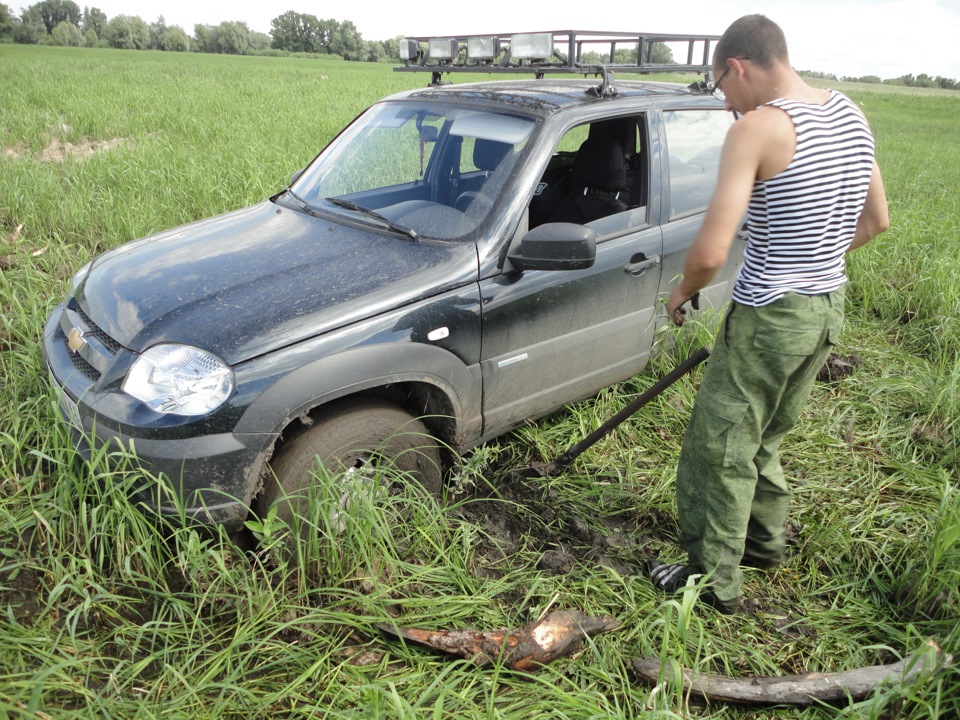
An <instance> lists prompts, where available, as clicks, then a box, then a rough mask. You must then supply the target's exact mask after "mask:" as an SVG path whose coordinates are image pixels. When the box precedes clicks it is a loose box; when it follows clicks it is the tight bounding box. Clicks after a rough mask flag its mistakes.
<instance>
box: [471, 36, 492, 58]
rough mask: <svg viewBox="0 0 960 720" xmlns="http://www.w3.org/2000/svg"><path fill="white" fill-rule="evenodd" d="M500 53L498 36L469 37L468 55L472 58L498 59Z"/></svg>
mask: <svg viewBox="0 0 960 720" xmlns="http://www.w3.org/2000/svg"><path fill="white" fill-rule="evenodd" d="M499 54H500V38H498V37H496V36H486V37H471V38H467V57H468V58H470V59H471V60H496V59H497V56H498V55H499Z"/></svg>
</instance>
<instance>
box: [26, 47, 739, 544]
mask: <svg viewBox="0 0 960 720" xmlns="http://www.w3.org/2000/svg"><path fill="white" fill-rule="evenodd" d="M570 36H574V34H573V33H570ZM531 37H532V36H531ZM620 37H623V36H622V35H620ZM522 39H523V40H525V39H526V36H524V37H523V38H521V36H514V37H512V38H511V37H506V38H500V39H499V40H500V42H503V43H504V44H505V45H506V44H507V43H510V44H509V45H507V47H508V49H507V50H506V51H504V50H503V49H499V50H498V51H497V52H498V53H500V54H501V56H503V54H504V52H506V55H507V56H508V60H509V61H504V60H501V61H500V62H499V65H498V66H502V67H503V68H505V69H511V70H512V69H516V68H518V67H519V68H521V69H524V70H526V71H528V72H530V73H531V74H534V75H536V76H537V77H535V78H527V79H519V80H507V81H504V80H494V81H490V82H482V83H463V84H450V83H447V84H443V83H439V82H434V83H432V84H431V85H430V86H427V87H422V88H420V89H415V90H411V91H408V92H403V93H400V94H397V95H393V96H390V97H388V98H385V99H384V100H382V101H380V102H378V103H376V104H374V105H373V106H372V107H370V108H369V109H368V110H366V111H365V112H363V113H362V114H361V115H360V116H359V117H357V118H356V119H355V120H354V121H353V122H352V123H350V124H349V125H348V126H347V127H346V128H345V129H344V130H343V131H342V132H341V133H340V134H339V135H338V136H337V137H335V138H334V139H333V140H332V141H331V142H330V144H329V145H328V146H327V147H326V148H324V149H323V150H322V151H321V152H320V154H319V155H317V156H316V158H315V159H314V160H313V161H312V162H311V163H310V164H309V165H308V166H307V167H306V168H304V169H303V170H302V171H301V172H299V173H298V174H297V175H296V176H295V179H294V180H293V181H292V182H291V184H290V186H289V187H287V188H286V189H284V190H283V191H281V192H279V193H278V194H276V195H274V196H273V197H270V198H269V199H267V200H264V201H262V202H260V203H258V204H256V205H254V206H252V207H248V208H245V209H242V210H237V211H235V212H230V213H227V214H225V215H221V216H219V217H214V218H211V219H205V220H201V221H199V222H194V223H192V224H189V225H186V226H183V227H178V228H175V229H172V230H169V231H166V232H162V233H160V234H158V235H154V236H152V237H148V238H144V239H141V240H137V241H134V242H130V243H127V244H125V245H122V246H120V247H118V248H116V249H113V250H110V251H108V252H105V253H103V254H102V255H100V256H99V257H97V258H95V259H94V260H93V261H92V262H90V263H88V264H87V265H85V266H84V267H83V268H81V269H80V270H79V271H78V272H77V273H76V275H75V277H74V278H73V281H72V283H71V286H70V290H69V293H68V296H67V299H66V300H65V301H64V302H63V303H61V304H60V305H58V306H57V307H56V308H55V309H54V310H53V312H52V313H51V315H50V317H49V320H48V322H47V325H46V328H45V335H44V347H43V350H44V357H45V360H46V363H47V366H48V368H49V371H50V377H51V380H52V382H53V384H54V386H55V388H56V389H57V392H58V394H59V398H60V405H61V409H62V411H63V414H64V415H65V416H66V418H67V419H68V421H69V422H70V424H71V425H72V427H73V428H74V429H75V431H76V433H75V435H76V439H77V442H78V446H79V447H80V448H81V451H84V452H89V450H90V447H91V445H99V444H102V443H114V442H117V443H119V445H121V446H123V447H125V448H130V447H131V446H132V448H133V449H134V450H135V453H136V457H137V458H138V460H139V462H140V463H141V465H142V466H143V468H145V469H146V470H147V471H149V472H150V473H152V474H154V475H156V476H161V475H162V476H165V477H166V479H167V480H168V481H169V482H170V483H171V485H172V486H173V487H174V488H175V490H176V492H178V493H179V496H180V498H181V499H182V506H183V507H185V508H186V512H187V514H188V516H191V517H195V518H197V519H198V520H201V521H203V522H213V523H222V524H224V525H226V526H227V527H228V528H232V529H238V528H240V527H242V526H243V523H244V521H245V520H246V519H247V518H248V515H249V513H250V512H251V509H252V510H253V511H254V512H256V511H258V510H259V511H262V510H264V509H265V508H267V507H269V506H270V505H271V504H272V503H273V502H275V501H276V499H277V498H278V497H280V496H281V495H282V494H283V493H285V492H288V493H289V492H294V491H298V490H300V489H302V488H304V486H305V485H307V484H309V483H310V481H311V469H312V468H313V467H314V464H315V463H316V462H317V461H318V460H319V461H320V462H322V463H323V464H324V465H325V466H328V467H334V466H337V465H339V466H341V467H347V468H356V469H362V468H363V467H364V466H365V465H367V464H368V463H372V462H383V461H384V460H389V461H392V462H393V463H394V464H395V465H396V466H398V467H399V469H400V470H403V471H407V472H409V473H411V474H413V475H414V476H416V477H417V478H418V479H419V481H420V482H422V483H423V484H424V485H425V486H426V487H427V489H429V490H432V491H435V490H438V489H439V488H440V486H441V482H442V478H443V473H444V468H445V467H449V466H450V465H451V463H453V462H454V461H455V459H456V457H457V455H458V454H459V453H462V452H464V451H466V450H469V449H471V448H473V447H476V446H477V445H479V444H481V443H483V442H485V441H487V440H489V439H492V438H495V437H497V436H499V435H502V434H503V433H506V432H508V431H510V430H512V429H514V428H516V427H517V426H519V425H520V424H521V423H524V422H526V421H528V420H530V419H533V418H537V417H541V416H543V415H546V414H548V413H550V412H552V411H555V410H556V409H558V408H560V407H561V406H563V405H564V404H566V403H569V402H572V401H574V400H577V399H581V398H584V397H588V396H590V395H592V394H595V393H596V392H597V391H599V390H600V389H601V388H604V387H606V386H608V385H610V384H612V383H616V382H618V381H621V380H624V379H626V378H629V377H631V376H633V375H635V374H637V373H639V372H640V371H642V370H643V368H644V366H645V364H646V363H647V360H648V358H649V356H650V353H651V350H652V346H653V339H654V333H655V330H656V329H657V327H658V326H659V325H661V324H663V323H664V322H665V319H664V317H663V313H662V312H658V298H659V297H660V296H661V295H662V294H663V293H666V292H668V290H669V287H670V286H671V285H672V283H673V282H674V280H675V278H676V276H677V275H678V274H679V273H680V272H681V269H682V263H683V258H684V255H685V253H686V250H687V248H688V246H689V245H690V243H691V241H692V240H693V238H694V235H695V234H696V232H697V230H698V228H699V227H700V225H701V222H702V220H703V214H704V211H705V209H706V205H707V202H708V199H709V198H710V195H711V192H712V190H713V187H714V185H715V183H716V172H717V164H718V161H719V154H720V148H721V145H722V142H723V139H724V135H725V132H726V129H727V128H728V127H729V125H730V123H732V122H733V117H732V116H731V114H730V113H728V112H726V110H725V106H724V104H723V102H721V101H720V100H718V99H717V98H715V97H713V95H712V94H711V92H710V91H709V85H708V84H706V83H695V84H694V85H692V86H687V85H682V84H676V83H662V82H646V81H641V80H619V79H618V80H617V82H614V81H613V78H612V75H611V74H610V72H609V68H607V67H604V66H600V67H599V68H597V69H596V71H597V72H598V73H599V74H600V75H602V77H603V82H602V84H601V85H600V86H599V87H598V85H597V80H596V79H595V78H584V79H579V78H573V79H571V78H569V77H565V78H553V77H551V78H546V77H544V76H545V75H548V74H550V75H552V73H551V72H550V71H551V70H552V69H553V67H554V66H561V69H566V71H567V72H568V73H569V72H570V69H571V67H574V69H575V70H576V71H583V72H587V70H586V69H584V67H583V66H581V65H579V64H572V63H570V61H569V59H568V58H569V56H562V55H560V54H559V53H554V56H555V57H558V58H560V60H559V61H556V62H554V63H553V65H551V59H550V58H549V57H546V56H545V57H544V58H540V60H539V61H537V60H529V59H527V60H524V58H523V55H522V52H521V47H520V46H521V40H522ZM567 39H568V40H569V37H568V38H567ZM627 39H628V40H630V41H631V42H632V43H634V44H636V43H637V42H638V38H637V37H636V36H627ZM656 39H657V37H656V36H653V40H654V41H655V40H656ZM711 39H712V38H695V39H691V40H690V42H691V45H692V43H693V42H694V41H697V42H705V44H706V45H707V47H709V42H710V40H711ZM466 40H467V39H460V40H459V41H458V40H452V41H448V43H447V45H446V46H445V47H447V48H450V47H451V46H452V45H453V44H456V48H458V52H461V53H462V49H460V48H462V47H463V46H466V45H467V42H466ZM511 41H512V42H511ZM644 41H646V40H645V39H644V38H640V42H641V45H642V43H643V42H644ZM408 42H409V43H411V44H410V45H408V46H407V51H408V52H407V58H408V63H407V66H406V67H405V68H401V69H410V68H411V67H413V66H419V67H420V68H421V69H428V70H430V69H432V70H433V71H434V79H435V80H436V79H437V76H438V75H439V74H440V72H447V71H449V70H450V69H454V68H455V67H457V66H456V64H455V63H454V62H452V61H450V60H449V59H448V60H447V61H446V63H447V64H446V65H444V64H443V61H438V62H439V63H440V64H439V65H438V64H431V62H429V61H428V59H429V53H428V52H427V51H424V50H423V49H422V48H423V46H422V44H421V42H420V41H419V40H416V41H408ZM569 46H570V48H571V50H574V47H575V45H574V43H573V42H572V41H570V42H569ZM431 47H432V45H431ZM410 48H412V50H411V49H410ZM509 48H512V57H509V56H510V54H511V50H510V49H509ZM541 54H543V53H542V52H541ZM477 62H482V61H477ZM492 62H493V63H497V62H498V61H496V60H493V61H492ZM489 64H490V63H489V62H488V65H489ZM465 66H466V68H467V69H471V66H470V63H469V62H468V63H466V64H465ZM637 66H638V67H640V68H641V69H643V68H642V66H643V62H639V63H637ZM694 67H695V68H696V69H698V70H700V71H703V72H707V71H708V70H709V64H708V57H707V52H706V51H705V52H704V61H703V63H701V64H700V65H697V66H694ZM438 68H439V71H440V72H438ZM414 69H417V68H416V67H414ZM472 69H474V70H476V69H477V68H476V67H475V66H474V67H472ZM483 69H484V70H488V69H490V68H489V67H484V68H483ZM647 69H649V68H647ZM682 69H689V68H682ZM618 72H619V70H618ZM736 245H737V250H738V251H737V252H734V253H732V256H731V258H730V260H729V262H728V264H727V266H726V267H725V268H724V269H723V270H722V271H721V272H720V274H719V275H718V276H717V279H716V280H715V281H714V283H713V284H712V285H711V286H710V287H709V288H707V289H705V290H704V292H703V297H704V300H705V301H708V302H710V303H711V304H712V305H713V306H715V307H719V306H720V305H721V304H722V303H723V302H724V301H725V300H726V299H727V298H728V297H729V293H730V287H731V285H732V278H733V276H734V274H735V272H736V269H737V266H738V265H739V264H740V262H741V260H742V245H743V243H737V244H736ZM159 505H160V506H159V507H158V508H157V509H158V510H159V511H161V512H171V511H172V509H171V508H169V507H166V506H165V505H164V504H163V503H159Z"/></svg>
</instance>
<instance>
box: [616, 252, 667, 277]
mask: <svg viewBox="0 0 960 720" xmlns="http://www.w3.org/2000/svg"><path fill="white" fill-rule="evenodd" d="M659 264H660V256H659V255H654V256H653V257H652V258H648V257H647V256H646V255H644V254H643V253H638V254H637V255H634V256H633V257H632V258H630V262H628V263H627V264H626V265H624V266H623V271H624V272H628V273H630V274H631V275H633V276H634V277H640V276H641V275H643V274H644V273H645V272H646V271H647V270H649V269H650V268H652V267H654V266H655V265H659Z"/></svg>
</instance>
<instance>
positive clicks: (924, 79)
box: [797, 70, 960, 90]
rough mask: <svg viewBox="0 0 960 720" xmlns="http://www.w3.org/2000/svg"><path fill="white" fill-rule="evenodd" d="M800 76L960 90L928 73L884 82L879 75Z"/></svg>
mask: <svg viewBox="0 0 960 720" xmlns="http://www.w3.org/2000/svg"><path fill="white" fill-rule="evenodd" d="M797 72H798V73H799V74H800V75H804V76H805V77H811V78H819V79H821V80H838V81H843V82H855V83H867V84H868V85H869V84H874V85H876V84H880V83H883V84H884V85H905V86H907V87H920V88H941V89H943V90H960V82H958V81H957V80H954V79H953V78H948V77H943V76H941V75H937V76H936V77H933V76H930V75H927V74H926V73H920V74H919V75H916V76H914V75H911V74H907V75H901V76H900V77H895V78H887V79H886V80H883V79H881V78H880V76H879V75H861V76H859V77H853V76H851V75H841V76H840V77H837V76H836V75H831V74H830V73H822V72H815V71H813V70H798V71H797Z"/></svg>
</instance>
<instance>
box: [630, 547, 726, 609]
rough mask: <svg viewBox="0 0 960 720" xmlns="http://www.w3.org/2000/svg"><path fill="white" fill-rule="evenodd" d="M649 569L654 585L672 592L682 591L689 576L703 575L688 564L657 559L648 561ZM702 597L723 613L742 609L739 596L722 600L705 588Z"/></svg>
mask: <svg viewBox="0 0 960 720" xmlns="http://www.w3.org/2000/svg"><path fill="white" fill-rule="evenodd" d="M647 571H648V572H649V573H650V579H651V580H653V586H654V587H656V588H657V589H659V590H663V591H664V592H666V593H671V594H672V593H677V592H680V591H682V590H683V588H684V587H685V586H686V584H687V579H688V578H690V577H692V576H700V575H702V573H700V572H699V571H697V570H696V569H694V568H692V567H689V566H688V565H681V564H679V563H665V562H660V561H659V560H657V559H653V560H648V561H647ZM700 599H701V600H702V601H703V602H705V603H706V604H707V605H709V606H710V607H712V608H714V609H715V610H716V611H717V612H719V613H722V614H723V615H733V614H735V613H737V612H739V611H740V598H739V597H737V598H734V599H733V600H721V599H719V598H718V597H717V596H716V595H714V594H713V592H712V591H711V590H710V589H705V590H703V591H701V593H700Z"/></svg>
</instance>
